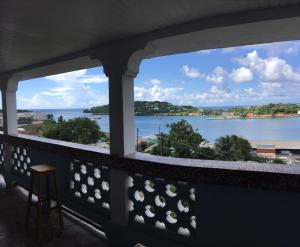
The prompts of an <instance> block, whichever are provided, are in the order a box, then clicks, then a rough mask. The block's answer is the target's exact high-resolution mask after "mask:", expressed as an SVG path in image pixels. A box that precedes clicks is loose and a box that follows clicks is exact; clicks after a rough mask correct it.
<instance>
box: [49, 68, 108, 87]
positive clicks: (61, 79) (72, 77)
mask: <svg viewBox="0 0 300 247" xmlns="http://www.w3.org/2000/svg"><path fill="white" fill-rule="evenodd" d="M45 78H46V79H48V80H51V81H55V82H57V83H83V84H89V83H95V84H96V83H105V82H108V78H107V77H106V76H105V75H104V74H101V75H88V74H87V69H82V70H76V71H71V72H67V73H62V74H57V75H51V76H46V77H45Z"/></svg>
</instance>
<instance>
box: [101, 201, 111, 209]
mask: <svg viewBox="0 0 300 247" xmlns="http://www.w3.org/2000/svg"><path fill="white" fill-rule="evenodd" d="M102 207H103V208H105V209H110V206H109V204H108V203H106V202H103V203H102Z"/></svg>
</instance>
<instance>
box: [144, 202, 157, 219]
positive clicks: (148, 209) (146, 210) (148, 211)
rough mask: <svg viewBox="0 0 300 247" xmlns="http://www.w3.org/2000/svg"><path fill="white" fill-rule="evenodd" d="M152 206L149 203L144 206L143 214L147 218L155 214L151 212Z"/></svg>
mask: <svg viewBox="0 0 300 247" xmlns="http://www.w3.org/2000/svg"><path fill="white" fill-rule="evenodd" d="M151 209H152V210H153V208H152V207H151V206H150V205H147V206H146V207H145V214H146V215H147V216H148V217H149V218H152V217H154V216H155V214H154V212H152V210H151Z"/></svg>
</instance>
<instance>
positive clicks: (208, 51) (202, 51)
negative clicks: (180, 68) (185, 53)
mask: <svg viewBox="0 0 300 247" xmlns="http://www.w3.org/2000/svg"><path fill="white" fill-rule="evenodd" d="M215 50H216V49H208V50H201V51H197V53H198V54H211V53H212V52H214V51H215Z"/></svg>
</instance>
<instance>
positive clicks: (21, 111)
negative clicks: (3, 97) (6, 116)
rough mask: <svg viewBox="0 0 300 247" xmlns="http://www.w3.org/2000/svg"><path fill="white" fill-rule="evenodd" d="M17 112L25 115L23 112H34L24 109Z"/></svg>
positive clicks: (0, 111)
mask: <svg viewBox="0 0 300 247" xmlns="http://www.w3.org/2000/svg"><path fill="white" fill-rule="evenodd" d="M2 111H3V110H2V109H0V113H2ZM17 112H18V113H23V112H32V111H30V110H22V109H19V110H17Z"/></svg>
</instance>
